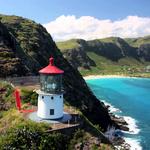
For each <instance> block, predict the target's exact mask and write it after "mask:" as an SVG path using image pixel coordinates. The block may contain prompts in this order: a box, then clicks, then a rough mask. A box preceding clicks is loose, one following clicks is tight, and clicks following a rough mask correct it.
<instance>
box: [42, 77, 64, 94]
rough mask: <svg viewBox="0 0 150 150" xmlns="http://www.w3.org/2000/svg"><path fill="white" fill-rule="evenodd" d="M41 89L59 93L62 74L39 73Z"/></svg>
mask: <svg viewBox="0 0 150 150" xmlns="http://www.w3.org/2000/svg"><path fill="white" fill-rule="evenodd" d="M40 84H41V91H43V92H47V93H59V92H61V91H62V75H61V74H59V75H50V74H40Z"/></svg>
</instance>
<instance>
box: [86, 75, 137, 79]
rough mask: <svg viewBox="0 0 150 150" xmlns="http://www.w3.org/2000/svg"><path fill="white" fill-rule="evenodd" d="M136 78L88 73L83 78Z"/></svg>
mask: <svg viewBox="0 0 150 150" xmlns="http://www.w3.org/2000/svg"><path fill="white" fill-rule="evenodd" d="M123 77H125V78H136V77H129V76H125V75H89V76H84V77H83V78H84V79H85V80H90V79H98V78H123Z"/></svg>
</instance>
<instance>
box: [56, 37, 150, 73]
mask: <svg viewBox="0 0 150 150" xmlns="http://www.w3.org/2000/svg"><path fill="white" fill-rule="evenodd" d="M149 37H150V36H146V37H143V38H137V39H136V43H135V42H133V41H134V39H122V38H119V37H110V38H104V39H96V40H91V41H85V40H82V39H73V40H68V41H64V42H58V43H57V46H58V48H59V49H60V50H61V51H62V53H63V55H64V57H65V58H66V59H67V60H68V61H69V62H70V64H71V65H72V66H73V67H75V68H78V69H79V70H80V72H81V73H82V74H83V75H85V74H86V75H87V74H116V73H132V72H136V71H138V72H140V71H141V72H142V71H144V69H143V68H145V66H147V65H149V64H150V42H149ZM131 41H132V42H131ZM140 43H141V45H140ZM137 45H138V46H137ZM74 54H76V56H75V55H74ZM83 54H84V55H83ZM87 58H88V59H87ZM74 62H79V63H78V65H76V64H75V63H74Z"/></svg>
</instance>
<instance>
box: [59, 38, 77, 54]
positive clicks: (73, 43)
mask: <svg viewBox="0 0 150 150" xmlns="http://www.w3.org/2000/svg"><path fill="white" fill-rule="evenodd" d="M57 46H58V48H59V49H61V51H63V52H64V51H66V50H68V49H73V48H76V47H78V46H79V44H78V43H77V40H76V39H71V40H68V41H64V42H57Z"/></svg>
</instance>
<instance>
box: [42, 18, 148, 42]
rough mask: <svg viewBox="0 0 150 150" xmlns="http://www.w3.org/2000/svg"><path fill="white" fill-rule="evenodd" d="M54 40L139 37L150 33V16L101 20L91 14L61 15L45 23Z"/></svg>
mask: <svg viewBox="0 0 150 150" xmlns="http://www.w3.org/2000/svg"><path fill="white" fill-rule="evenodd" d="M44 27H45V28H46V29H47V31H48V32H49V33H50V34H51V35H52V37H53V38H54V40H56V41H61V40H68V39H71V38H82V39H85V40H91V39H96V38H104V37H110V36H119V37H123V38H124V37H139V36H144V35H150V18H149V17H147V18H146V17H138V16H128V17H126V18H124V19H122V20H116V21H111V20H100V19H97V18H94V17H91V16H82V17H80V18H76V16H74V15H72V16H64V15H62V16H60V17H58V18H56V20H54V21H51V22H49V23H47V24H44Z"/></svg>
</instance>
